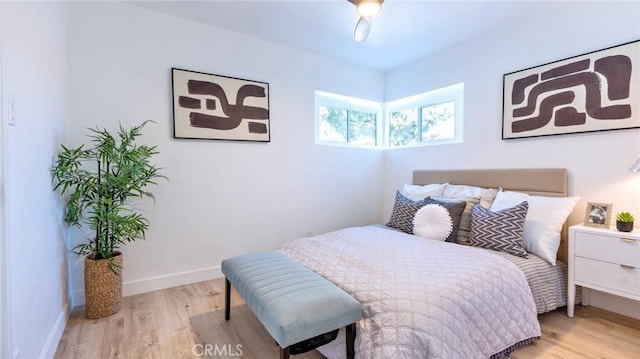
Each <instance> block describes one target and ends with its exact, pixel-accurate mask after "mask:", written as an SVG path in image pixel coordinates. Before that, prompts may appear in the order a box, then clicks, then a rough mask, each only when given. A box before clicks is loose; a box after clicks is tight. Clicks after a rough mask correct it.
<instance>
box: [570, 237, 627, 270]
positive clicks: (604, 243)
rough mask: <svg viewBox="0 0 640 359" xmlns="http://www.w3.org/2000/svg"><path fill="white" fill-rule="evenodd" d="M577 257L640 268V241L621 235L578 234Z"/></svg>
mask: <svg viewBox="0 0 640 359" xmlns="http://www.w3.org/2000/svg"><path fill="white" fill-rule="evenodd" d="M575 255H576V256H579V257H585V258H594V259H598V260H601V261H605V262H611V263H614V264H624V265H628V266H633V267H640V240H637V239H634V238H631V237H629V236H627V237H625V236H624V234H620V235H609V234H607V235H604V234H601V233H598V234H596V233H585V232H576V234H575Z"/></svg>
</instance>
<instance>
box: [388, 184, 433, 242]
mask: <svg viewBox="0 0 640 359" xmlns="http://www.w3.org/2000/svg"><path fill="white" fill-rule="evenodd" d="M425 204H426V203H425V200H422V201H419V202H416V201H412V200H410V199H409V198H407V197H405V196H403V195H402V193H400V191H396V199H395V202H394V203H393V209H392V210H391V217H390V218H389V222H388V223H387V226H389V227H392V228H395V229H399V230H401V231H403V232H406V233H409V234H413V217H414V216H415V215H416V212H418V210H419V209H420V208H422V206H424V205H425Z"/></svg>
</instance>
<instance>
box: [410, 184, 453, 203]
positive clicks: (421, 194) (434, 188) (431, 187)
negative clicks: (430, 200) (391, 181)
mask: <svg viewBox="0 0 640 359" xmlns="http://www.w3.org/2000/svg"><path fill="white" fill-rule="evenodd" d="M446 186H447V184H446V183H442V184H428V185H424V186H421V185H415V184H405V185H404V187H403V188H402V195H403V196H405V197H407V198H408V199H410V200H412V201H421V200H423V199H425V198H427V197H429V196H433V195H436V194H438V195H439V194H442V192H444V189H445V187H446Z"/></svg>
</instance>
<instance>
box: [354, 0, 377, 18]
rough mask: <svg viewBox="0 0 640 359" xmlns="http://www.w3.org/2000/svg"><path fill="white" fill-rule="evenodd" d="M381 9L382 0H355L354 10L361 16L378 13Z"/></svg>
mask: <svg viewBox="0 0 640 359" xmlns="http://www.w3.org/2000/svg"><path fill="white" fill-rule="evenodd" d="M381 10H382V1H380V0H358V1H356V11H357V12H358V15H360V16H362V17H370V16H374V15H378V14H379V13H380V11H381Z"/></svg>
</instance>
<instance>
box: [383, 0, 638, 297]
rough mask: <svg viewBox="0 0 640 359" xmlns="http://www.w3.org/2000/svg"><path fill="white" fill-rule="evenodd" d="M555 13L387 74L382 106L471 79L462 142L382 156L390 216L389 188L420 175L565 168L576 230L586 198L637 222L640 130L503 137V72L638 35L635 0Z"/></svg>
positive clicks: (568, 6) (563, 7)
mask: <svg viewBox="0 0 640 359" xmlns="http://www.w3.org/2000/svg"><path fill="white" fill-rule="evenodd" d="M557 8H558V12H556V13H549V14H548V16H547V17H545V18H532V19H529V21H525V22H519V23H518V24H514V26H512V27H509V28H505V29H503V30H502V31H497V32H494V33H491V34H488V35H486V36H482V37H479V38H476V39H474V40H473V41H469V42H465V43H462V44H459V45H456V46H454V47H451V48H449V49H447V50H445V51H442V52H440V53H438V54H436V55H434V56H430V57H428V58H425V59H422V60H420V61H417V62H415V63H412V64H409V65H407V66H404V67H402V68H399V69H396V70H393V71H390V72H388V73H387V74H386V76H385V100H386V101H391V100H395V99H398V98H402V97H404V96H407V95H412V94H416V93H421V92H425V91H429V90H432V89H436V88H439V87H442V86H446V85H450V84H454V83H458V82H464V83H465V111H464V114H465V135H464V137H465V139H464V143H461V144H453V145H446V146H433V147H422V148H414V149H404V150H391V151H386V152H385V171H384V173H385V179H384V187H383V190H382V193H385V194H386V198H385V204H384V208H385V209H384V212H385V213H386V215H388V213H390V210H391V206H392V204H393V196H392V193H393V191H394V190H395V189H396V188H398V187H399V186H401V185H402V184H403V183H405V182H409V181H411V171H412V170H414V169H438V168H440V169H448V168H508V167H564V168H567V169H568V171H569V192H570V194H571V195H577V196H581V197H582V200H581V201H580V202H579V204H578V205H577V206H576V208H575V210H574V212H573V214H572V216H571V218H570V224H574V223H579V222H582V220H583V218H584V211H585V208H586V202H588V201H592V202H606V203H613V205H614V206H613V210H614V212H617V211H622V210H625V211H630V212H632V213H634V214H636V217H637V218H640V176H638V175H637V174H634V173H630V172H628V171H627V170H628V168H629V166H630V165H631V163H632V162H633V160H634V159H635V158H636V157H637V156H638V155H640V130H638V129H634V130H621V131H609V132H598V133H588V134H572V135H562V136H550V137H544V138H529V139H519V140H509V141H503V140H502V139H501V126H502V76H503V75H504V74H506V73H509V72H513V71H517V70H521V69H525V68H529V67H533V66H536V65H540V64H545V63H548V62H551V61H556V60H561V59H564V58H567V57H571V56H575V55H579V54H582V53H586V52H590V51H595V50H599V49H602V48H606V47H610V46H614V45H618V44H622V43H625V42H629V41H633V40H637V39H639V38H640V25H639V24H640V3H639V2H618V3H614V2H586V3H576V2H558V4H557ZM594 304H595V301H594Z"/></svg>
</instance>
